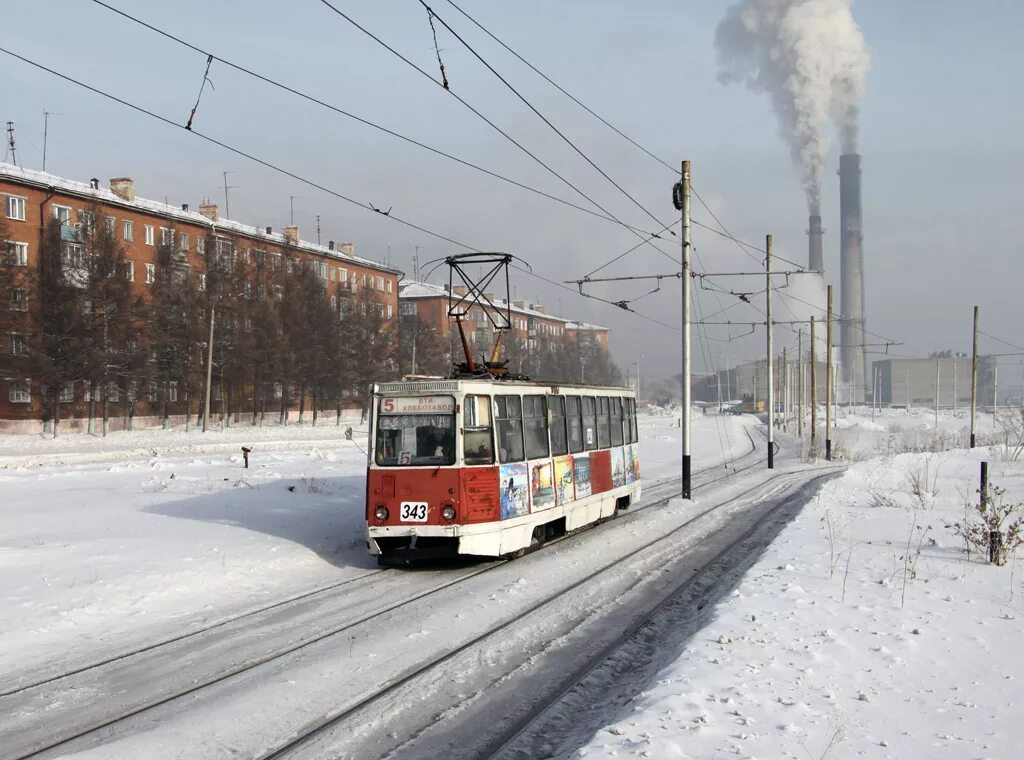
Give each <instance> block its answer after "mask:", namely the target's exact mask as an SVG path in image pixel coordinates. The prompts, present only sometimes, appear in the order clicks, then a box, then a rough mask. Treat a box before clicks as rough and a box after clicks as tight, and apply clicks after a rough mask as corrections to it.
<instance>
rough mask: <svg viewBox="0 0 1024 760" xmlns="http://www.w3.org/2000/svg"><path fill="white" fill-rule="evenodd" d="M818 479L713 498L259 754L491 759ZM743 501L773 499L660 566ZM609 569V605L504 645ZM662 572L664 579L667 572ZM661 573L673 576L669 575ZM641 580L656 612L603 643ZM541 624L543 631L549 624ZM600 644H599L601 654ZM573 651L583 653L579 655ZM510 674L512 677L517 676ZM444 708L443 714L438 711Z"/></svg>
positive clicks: (641, 615)
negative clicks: (650, 589) (677, 576)
mask: <svg viewBox="0 0 1024 760" xmlns="http://www.w3.org/2000/svg"><path fill="white" fill-rule="evenodd" d="M833 469H835V468H833ZM821 477H826V476H825V475H822V474H820V473H819V474H816V475H808V474H807V473H806V472H798V473H788V474H780V475H778V476H775V477H774V478H771V479H770V480H769V481H767V482H763V483H759V484H758V485H756V486H754V487H752V488H749V489H746V490H745V491H743V492H742V493H740V494H737V495H736V496H735V497H733V498H731V499H730V500H729V501H727V502H725V503H724V504H716V505H712V506H709V507H708V508H706V509H702V510H700V511H698V512H697V513H696V514H694V515H693V516H692V517H690V518H689V519H687V520H685V521H684V522H683V523H681V524H680V525H678V526H677V527H676V528H674V529H673V530H671V531H670V532H668V533H666V534H664V535H662V536H660V537H659V538H657V539H656V540H654V541H651V542H649V543H648V544H647V545H646V547H645V548H644V555H645V556H643V557H642V558H640V559H638V555H637V554H630V555H628V556H624V557H618V558H615V559H613V560H612V561H610V562H607V563H605V564H604V565H603V566H601V567H600V568H598V569H597V570H596V571H595V572H592V573H590V574H588V575H587V576H586V577H584V578H581V579H579V580H578V581H576V582H574V583H572V584H570V585H568V586H565V587H562V588H559V589H558V590H556V591H554V592H552V593H550V594H547V595H545V596H544V597H543V598H541V599H539V600H537V601H536V602H535V603H533V604H532V605H531V606H530V607H529V608H526V609H522V610H520V611H519V612H518V614H517V615H516V616H515V617H514V618H511V619H507V620H504V621H501V622H499V623H497V624H496V625H494V626H491V627H490V628H488V629H487V630H486V631H484V632H482V633H480V634H478V635H477V636H475V637H473V638H472V639H470V640H468V641H465V642H463V643H461V644H460V645H458V646H456V647H453V648H451V649H449V650H448V651H446V652H444V653H442V654H440V655H439V656H437V657H435V658H432V659H430V660H429V661H426V662H423V663H420V664H419V665H418V666H417V667H416V668H415V669H412V670H410V671H408V672H406V673H405V674H403V675H402V676H401V677H399V678H396V679H395V680H393V681H391V682H389V683H387V684H385V685H384V686H382V687H381V688H380V689H377V690H375V691H373V692H371V693H368V694H365V695H363V696H362V697H361V698H359V699H358V700H356V701H354V702H352V703H350V704H348V705H346V706H345V707H344V708H342V709H340V710H338V711H337V712H335V713H333V714H330V715H324V716H322V717H321V718H320V719H319V720H317V721H314V722H313V723H312V724H310V725H309V726H307V727H305V728H304V729H303V730H302V731H300V732H299V733H298V734H297V735H296V736H295V737H293V738H292V739H291V740H289V741H288V742H287V743H284V744H282V745H281V746H280V747H278V748H276V749H274V750H273V751H271V752H269V753H267V754H265V755H262V756H261V760H278V759H279V758H285V757H296V758H304V757H331V758H335V757H363V756H374V757H388V758H396V759H397V758H418V757H446V758H452V759H453V760H457V759H460V758H466V759H467V760H468V759H469V758H474V759H475V758H486V757H492V756H494V755H496V754H498V753H501V752H502V751H503V750H505V749H507V748H508V747H510V746H512V744H513V743H514V741H515V740H516V739H518V738H520V737H521V736H522V735H523V734H525V733H526V732H527V731H528V729H529V728H530V726H532V725H533V724H534V723H535V722H536V720H537V719H538V716H540V715H542V714H544V712H545V711H546V710H548V709H549V708H550V707H551V706H552V705H553V704H554V703H555V702H556V701H557V700H558V698H560V697H561V696H563V695H564V694H565V693H566V692H568V690H569V689H571V688H572V686H573V685H575V684H576V683H578V682H579V680H580V679H581V678H583V677H584V676H585V675H586V674H587V673H589V672H591V671H592V670H593V669H594V668H595V667H596V666H597V664H599V663H600V662H603V661H604V660H605V659H606V658H607V657H608V655H609V654H610V653H611V652H612V651H614V650H615V649H616V648H617V647H619V646H621V645H622V643H623V642H624V641H626V640H628V638H629V637H630V636H632V635H635V634H636V632H637V631H639V630H640V629H641V628H642V626H643V625H645V624H647V623H648V622H649V621H650V619H651V618H652V617H653V616H655V615H657V614H658V612H659V611H661V610H662V609H663V608H664V607H665V606H666V605H668V604H669V602H670V600H671V599H672V598H674V597H675V596H677V595H678V594H679V593H681V592H682V591H683V590H685V589H686V588H687V587H689V586H692V585H693V584H694V583H696V582H697V581H698V580H699V579H700V577H701V576H702V574H704V573H706V572H707V571H708V569H709V568H711V567H712V566H714V565H715V564H716V563H720V562H721V561H722V560H723V557H725V556H728V555H729V554H730V553H731V552H734V551H735V550H736V548H737V547H739V546H741V545H742V544H743V543H744V542H745V541H747V540H748V539H749V538H750V536H751V535H753V534H754V533H755V532H756V531H757V530H758V529H759V528H761V527H762V524H763V521H764V520H766V519H768V518H770V517H771V516H772V515H773V514H775V513H776V512H777V511H778V510H779V509H780V508H781V507H783V506H784V505H786V504H789V503H791V502H792V501H793V500H794V498H798V496H797V495H796V494H794V493H788V498H782V499H778V498H777V497H780V496H784V495H786V494H787V492H789V490H790V489H791V487H792V486H793V485H794V484H796V485H800V486H807V484H808V481H811V482H815V481H816V480H818V479H820V478H821ZM737 502H740V503H745V504H748V503H757V502H764V503H769V504H770V506H768V507H765V508H764V509H763V510H762V512H763V514H760V515H758V519H756V520H755V521H753V523H752V524H750V525H749V526H745V527H744V529H743V530H742V531H741V532H740V534H739V535H737V536H734V537H730V540H729V542H728V544H727V545H726V546H725V547H724V548H721V549H720V550H718V551H715V552H714V553H712V554H709V553H708V552H707V551H701V550H700V548H699V547H698V551H697V554H698V555H699V563H698V565H697V566H696V567H694V568H692V570H691V571H690V572H687V573H686V574H685V575H684V578H685V580H684V581H683V582H682V583H680V582H678V581H675V580H672V578H673V577H674V575H673V573H672V572H671V571H669V572H664V570H666V568H668V567H674V566H675V565H677V564H680V562H682V563H683V564H685V560H681V559H680V558H679V557H678V556H676V557H675V558H673V555H678V553H679V552H678V550H677V548H676V547H675V546H674V544H675V543H676V542H677V541H678V540H679V539H680V536H681V535H682V534H684V533H686V532H688V531H691V532H692V531H693V530H694V527H695V526H696V525H697V524H698V523H700V522H702V521H707V520H708V518H709V517H711V516H712V515H716V514H717V513H719V512H720V511H721V510H722V509H724V508H727V507H729V506H730V505H736V504H737ZM613 576H621V577H622V578H625V581H624V582H622V583H616V582H615V581H609V588H612V589H614V591H613V592H612V593H611V594H606V595H605V596H604V597H601V598H603V599H604V601H603V603H595V604H594V606H593V607H592V608H591V610H590V611H588V612H585V613H584V614H582V615H581V617H580V618H578V619H568V620H563V622H562V623H561V625H559V626H555V627H554V629H551V630H549V629H545V630H544V635H543V636H542V637H541V638H542V640H541V641H532V642H530V643H528V644H523V645H517V646H503V645H502V642H503V640H504V638H503V637H504V636H505V635H506V634H508V633H509V632H511V631H515V630H516V629H520V628H524V627H526V628H529V627H530V626H531V625H532V623H531V622H530V621H531V619H534V618H540V619H541V620H543V619H544V618H545V617H551V618H558V617H559V616H558V615H554V614H551V613H550V609H551V608H552V607H553V606H557V605H563V606H564V604H565V602H566V600H567V599H570V598H575V601H576V602H577V603H578V602H579V599H580V597H581V595H585V594H588V593H589V592H588V587H589V586H592V585H593V584H594V583H595V582H602V581H605V580H607V579H609V578H611V577H613ZM659 576H668V578H667V579H663V578H660V577H659ZM652 577H654V578H655V580H654V581H651V578H652ZM665 580H667V581H668V582H667V583H666V582H664V581H665ZM645 585H653V586H656V587H658V586H660V587H661V588H660V590H659V591H657V592H656V593H655V594H654V596H655V597H656V598H657V599H658V601H657V602H656V603H655V604H654V606H653V607H651V608H650V609H646V610H641V611H639V612H636V611H634V613H633V614H628V615H626V616H625V617H627V618H628V619H629V620H630V621H631V622H630V624H629V625H628V626H627V628H626V630H624V631H622V632H617V631H616V632H615V633H614V635H613V636H612V637H611V639H610V640H607V639H608V636H607V634H606V633H605V635H602V627H603V626H602V620H601V619H599V618H600V616H598V615H597V613H596V611H597V610H600V609H601V607H602V604H615V603H616V602H615V601H614V600H616V599H621V598H623V597H625V596H626V595H628V594H630V592H635V591H637V590H638V589H639V588H640V587H642V586H645ZM598 596H599V597H600V595H598ZM584 606H585V607H586V606H587V605H584ZM622 615H623V610H621V609H616V610H615V613H614V616H616V617H621V616H622ZM633 621H635V622H633ZM538 626H539V627H541V628H543V624H538ZM602 639H606V640H604V641H602ZM595 641H598V642H602V643H601V644H600V645H599V646H598V647H597V648H596V651H594V642H595ZM581 642H586V643H585V644H582V645H581V646H579V647H577V646H576V645H577V644H580V643H581ZM556 650H557V651H556ZM480 652H487V653H488V661H487V665H488V670H490V671H492V672H494V673H495V674H496V676H495V677H494V678H493V679H491V680H486V681H485V682H484V683H472V682H471V681H472V676H470V677H469V679H467V678H464V677H462V676H461V674H467V673H469V674H472V673H473V672H474V663H476V662H477V661H478V660H479V653H480ZM538 652H539V655H538ZM573 652H576V653H577V654H578V656H576V657H575V660H574V659H573ZM566 658H568V659H570V660H573V662H572V667H570V668H569V669H568V671H567V672H566V671H565V660H566ZM577 660H578V661H577ZM548 661H553V662H557V663H558V665H557V666H556V667H555V668H548V667H546V666H545V664H546V663H547V662H548ZM553 673H556V674H560V675H561V677H558V678H556V679H555V680H554V681H553V680H552V678H553V675H552V674H553ZM510 674H515V677H512V676H510ZM524 681H525V683H524ZM499 692H501V693H499ZM524 693H525V694H528V695H531V696H530V697H529V699H528V701H527V702H526V703H523V701H522V695H523V694H524ZM424 704H426V705H428V706H429V707H428V708H427V709H426V711H425V712H424V711H422V710H421V711H420V714H418V715H416V716H411V717H410V716H404V715H401V714H400V712H401V709H400V706H402V705H413V708H412V710H413V711H416V710H417V709H418V706H420V705H424ZM440 706H447V709H446V710H445V709H440ZM438 712H440V715H437V713H438ZM449 721H450V723H449ZM446 724H447V725H446ZM367 726H369V727H372V729H371V730H372V732H373V734H374V735H375V736H371V735H370V734H369V733H368V732H366V730H365V729H364V727H367ZM408 726H416V727H417V728H416V729H414V730H412V731H410V732H408V733H407V735H403V733H402V731H403V727H408ZM453 726H454V727H453ZM460 727H462V728H460ZM396 729H397V731H396ZM466 729H468V730H466ZM396 734H397V735H396ZM380 737H387V738H384V739H381V738H380ZM368 743H369V744H368ZM367 753H371V754H367ZM535 756H538V755H533V754H522V755H518V757H521V758H529V757H535ZM541 756H543V755H541Z"/></svg>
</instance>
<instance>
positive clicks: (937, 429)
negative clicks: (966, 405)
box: [935, 359, 974, 440]
mask: <svg viewBox="0 0 1024 760" xmlns="http://www.w3.org/2000/svg"><path fill="white" fill-rule="evenodd" d="M971 422H972V423H973V422H974V404H973V403H972V404H971ZM938 431H939V360H938V359H936V360H935V432H938ZM971 435H972V436H973V435H974V425H973V424H972V425H971ZM972 440H973V439H972Z"/></svg>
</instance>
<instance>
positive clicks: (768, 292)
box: [764, 235, 775, 470]
mask: <svg viewBox="0 0 1024 760" xmlns="http://www.w3.org/2000/svg"><path fill="white" fill-rule="evenodd" d="M764 271H765V278H764V280H765V286H764V294H765V327H766V328H767V329H766V330H765V332H766V333H767V335H768V341H767V342H768V346H767V349H768V383H767V385H768V403H767V404H765V411H767V412H768V469H769V470H771V469H774V468H775V395H774V390H775V389H774V388H773V387H772V236H771V235H766V236H765V239H764Z"/></svg>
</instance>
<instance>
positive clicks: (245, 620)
mask: <svg viewBox="0 0 1024 760" xmlns="http://www.w3.org/2000/svg"><path fill="white" fill-rule="evenodd" d="M747 436H748V438H749V439H750V443H751V448H750V450H749V451H747V452H745V453H743V454H741V455H739V456H737V457H734V458H733V459H731V460H729V462H728V463H726V467H723V464H716V465H713V466H710V467H706V468H702V469H701V470H699V471H696V472H695V473H694V479H695V481H698V480H699V482H697V483H696V484H695V489H703V488H706V487H707V486H709V485H711V484H713V483H716V482H720V481H721V480H724V479H727V478H730V477H735V476H736V475H738V474H740V473H742V472H744V471H747V470H749V469H751V468H753V467H756V466H757V464H758V463H757V462H753V463H751V464H748V465H745V466H743V467H740V468H737V467H735V466H734V467H733V468H732V469H727V465H728V464H733V465H735V464H736V463H739V462H741V461H742V460H745V459H747V458H749V457H751V456H752V455H753V454H754V453H756V449H757V447H756V444H755V443H754V441H753V438H752V437H751V436H750V433H749V431H747ZM719 469H724V470H725V472H723V473H721V474H720V475H719V476H718V477H715V478H710V479H707V480H704V479H702V478H701V476H703V475H707V474H711V473H713V472H714V471H716V470H719ZM680 482H681V478H679V477H676V478H667V479H662V480H658V481H655V482H654V483H652V484H651V485H648V486H645V499H644V502H643V503H642V504H641V505H640V506H638V507H637V508H635V509H631V510H628V511H626V512H623V513H621V514H620V515H619V516H618V519H622V518H623V517H624V518H627V519H629V518H631V517H632V516H634V515H637V514H638V513H640V512H641V511H643V510H645V509H648V508H653V507H657V506H661V505H664V504H667V503H668V502H669V501H670V500H671V499H673V498H676V497H677V496H679V495H680V494H681V489H680V488H679V486H678V484H679V483H680ZM666 489H667V490H668V491H669V493H668V494H666V495H663V496H661V495H659V496H656V497H655V498H654V499H653V500H652V499H651V498H650V496H651V491H655V492H656V493H658V494H661V492H662V491H663V490H666ZM583 532H585V531H578V532H574V533H572V534H570V535H567V536H565V537H562V538H560V539H557V540H554V541H549V542H547V543H546V544H545V545H546V546H552V545H554V544H556V543H559V542H561V541H564V540H568V539H571V538H573V537H574V536H577V535H579V533H583ZM506 562H507V560H498V561H495V562H490V563H487V564H486V565H483V566H476V567H473V568H471V569H469V570H467V571H465V572H459V573H458V575H457V577H455V578H452V577H451V573H452V572H453V571H451V570H449V571H447V572H446V573H445V575H446V580H445V582H443V583H441V584H436V585H432V586H429V587H427V588H424V589H422V590H419V591H417V592H415V593H413V594H407V595H404V596H403V597H402V598H401V599H400V600H398V601H395V602H393V603H390V604H387V605H384V606H383V607H380V608H378V609H375V610H373V611H370V612H368V613H366V614H365V615H362V616H360V617H358V618H354V619H349V620H347V621H346V622H344V623H341V624H338V625H334V626H329V627H327V628H324V629H320V630H318V631H316V632H315V633H312V634H310V635H308V636H304V637H302V638H300V639H298V640H296V641H294V642H292V643H290V644H289V645H288V646H285V647H278V648H275V649H273V650H272V651H270V652H267V653H265V654H264V655H262V656H259V657H252V658H247V659H245V660H243V661H241V662H236V663H234V664H232V665H231V666H229V667H224V668H220V669H216V670H215V671H214V672H211V673H208V674H205V675H204V676H202V677H200V678H198V680H195V681H193V682H191V683H190V685H189V686H188V687H187V688H177V689H173V690H172V691H170V692H168V693H164V694H160V695H158V696H155V697H153V698H149V699H145V698H144V699H142V700H140V701H138V702H137V703H135V704H133V705H132V706H131V707H129V708H126V709H122V710H118V711H115V712H112V713H108V714H106V715H104V716H103V717H102V719H96V720H90V721H84V722H80V723H79V724H78V725H74V726H68V727H67V728H66V729H65V730H64V731H61V732H56V733H54V734H53V735H51V736H50V737H48V739H47V740H46V741H35V742H30V743H23V744H22V745H20V746H18V745H17V743H15V745H14V746H12V743H11V742H8V744H7V747H6V748H5V751H3V752H0V758H5V759H6V758H10V760H23V759H24V758H30V757H46V756H51V755H52V754H53V753H54V751H56V750H61V749H62V748H66V747H70V746H72V745H74V744H75V743H77V742H80V741H82V740H88V738H89V737H91V736H92V737H95V736H97V735H98V734H99V733H100V732H103V731H105V730H109V729H111V728H113V727H115V726H117V725H118V724H122V723H124V722H126V721H128V720H130V719H132V718H135V717H138V716H140V715H142V714H144V713H147V712H150V711H153V710H156V709H157V708H160V707H161V706H164V705H167V704H169V703H171V702H174V701H176V700H180V699H182V698H185V697H189V696H192V695H195V694H197V693H199V692H201V691H203V690H204V689H208V688H209V687H212V686H215V685H217V684H219V683H222V682H224V681H227V680H228V679H231V678H233V677H235V676H239V675H241V674H243V673H246V672H248V671H251V670H254V669H256V668H258V667H260V666H263V665H266V664H268V663H271V662H273V661H275V660H280V659H282V658H284V657H287V656H288V655H292V654H294V653H296V652H299V651H300V650H302V649H304V648H306V647H309V646H312V645H313V644H316V643H319V642H322V641H324V640H326V639H329V638H331V637H334V636H337V635H339V634H343V633H345V632H348V631H351V630H354V629H357V628H359V627H361V626H365V625H367V624H368V623H370V622H372V621H374V620H376V619H379V618H382V617H384V616H386V615H388V614H389V613H392V612H393V611H395V610H396V609H398V608H400V607H403V606H405V605H409V604H413V603H416V602H420V601H423V600H424V599H426V598H428V597H430V596H432V595H434V594H438V593H440V592H443V591H445V590H447V589H450V588H452V587H453V586H456V585H458V584H460V583H463V582H465V581H468V580H470V579H472V578H474V577H476V576H479V575H482V574H484V573H487V572H490V571H491V570H493V569H495V568H497V567H500V566H503V565H505V564H506ZM454 572H458V571H454ZM602 572H604V571H603V570H602ZM396 573H398V574H403V575H405V576H408V575H409V574H408V573H407V572H406V571H401V570H395V569H390V568H384V569H379V570H372V571H369V572H367V573H363V574H361V575H358V576H356V577H354V578H348V579H344V580H342V581H339V582H338V583H334V584H330V585H328V586H323V587H320V588H316V589H312V590H310V591H306V592H303V593H301V594H298V595H294V596H291V597H288V598H286V599H282V600H277V601H275V602H273V603H272V604H269V605H265V606H263V607H260V608H257V609H252V610H248V611H246V612H244V613H242V614H239V615H235V616H232V617H228V618H225V619H222V620H219V621H218V622H216V623H214V624H212V625H209V626H205V627H203V628H200V629H198V630H193V631H189V632H186V633H183V634H180V635H177V636H174V637H170V638H167V639H163V640H161V641H158V642H151V643H148V644H146V645H144V646H141V647H137V648H135V649H132V650H130V651H127V652H123V653H121V654H117V655H114V656H111V657H107V658H104V659H102V660H99V661H96V662H92V663H89V664H86V665H82V666H79V667H76V668H74V669H72V670H69V671H67V672H64V673H62V674H59V675H54V676H49V677H47V678H45V679H40V680H37V681H36V682H34V683H30V684H27V685H21V686H19V687H18V688H15V689H8V690H7V691H5V692H4V693H2V694H0V713H2V712H3V710H4V707H5V705H4V703H5V702H8V703H9V702H10V701H11V698H14V697H18V696H24V695H27V694H31V693H32V692H33V691H36V692H40V691H42V690H44V689H46V688H47V687H54V686H56V685H58V684H60V683H61V682H62V681H68V680H70V679H74V678H76V677H80V676H83V675H85V674H89V673H90V672H93V671H103V670H104V669H109V668H111V667H112V666H123V667H125V668H130V667H131V666H132V664H133V663H132V661H133V660H138V659H139V658H141V657H145V656H146V655H149V654H152V653H156V652H159V651H161V650H165V649H167V648H168V647H173V646H175V645H183V644H186V643H194V642H201V640H202V639H203V638H204V636H209V635H210V634H212V633H216V632H219V631H225V630H226V629H228V628H230V627H232V626H239V625H241V624H246V625H258V624H259V622H260V618H261V616H264V615H266V614H268V613H280V612H284V611H286V610H287V609H288V608H289V607H290V606H294V605H296V604H298V603H310V602H313V601H315V600H317V598H318V597H324V598H329V597H330V596H332V595H334V594H337V593H338V591H339V589H341V588H343V587H346V586H354V585H357V584H358V582H359V581H367V580H368V579H372V578H380V577H385V576H387V575H390V576H394V575H395V574H396ZM200 646H201V644H200ZM189 651H193V650H189ZM98 680H102V679H98ZM71 688H75V686H73V685H72V686H71ZM0 725H2V724H0ZM11 750H13V752H14V754H10V755H8V754H7V752H8V751H11ZM277 756H279V755H277V754H272V755H269V756H268V757H277Z"/></svg>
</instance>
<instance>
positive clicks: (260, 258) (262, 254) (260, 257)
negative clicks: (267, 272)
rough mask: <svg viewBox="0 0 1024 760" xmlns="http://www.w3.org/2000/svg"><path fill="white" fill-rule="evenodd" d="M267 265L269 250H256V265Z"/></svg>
mask: <svg viewBox="0 0 1024 760" xmlns="http://www.w3.org/2000/svg"><path fill="white" fill-rule="evenodd" d="M266 265H267V252H266V251H256V266H258V267H265V266H266Z"/></svg>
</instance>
